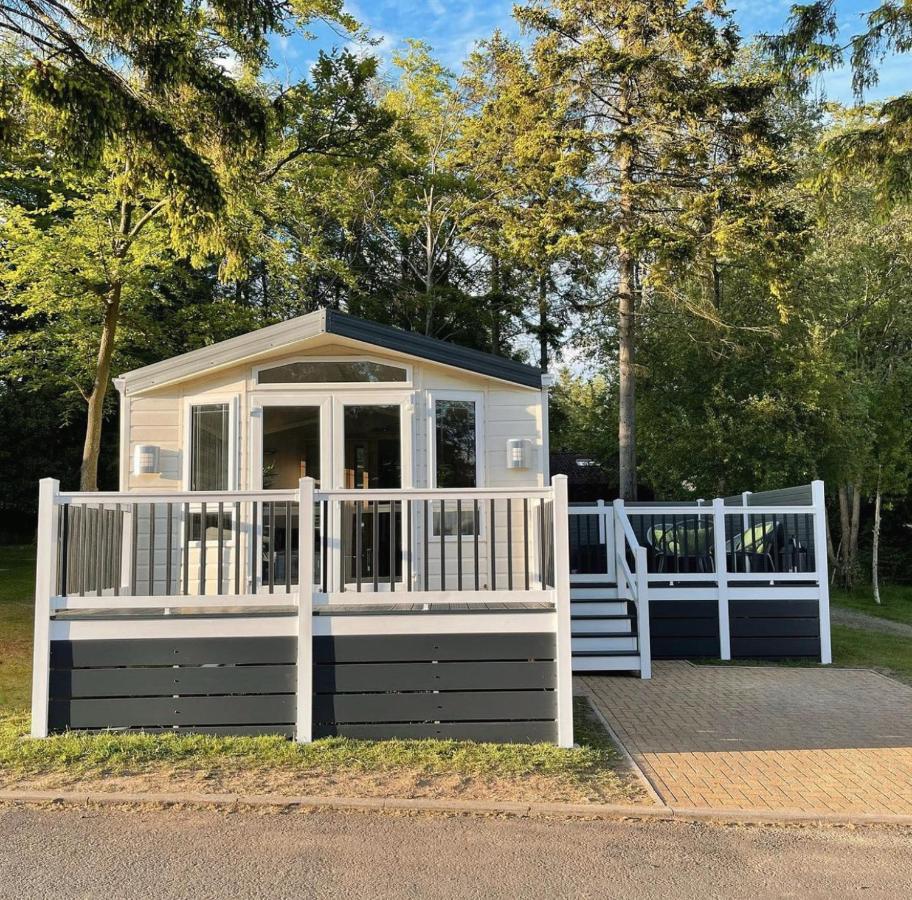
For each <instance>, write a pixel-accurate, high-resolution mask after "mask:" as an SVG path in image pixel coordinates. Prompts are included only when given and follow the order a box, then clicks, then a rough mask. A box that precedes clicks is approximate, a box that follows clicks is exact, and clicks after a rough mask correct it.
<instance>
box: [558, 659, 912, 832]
mask: <svg viewBox="0 0 912 900" xmlns="http://www.w3.org/2000/svg"><path fill="white" fill-rule="evenodd" d="M575 683H576V688H577V691H578V692H582V693H587V694H589V695H590V696H591V697H592V699H593V700H594V701H595V702H596V704H597V705H598V707H599V709H600V710H601V712H602V714H603V715H604V716H605V718H606V719H607V720H608V722H609V723H610V724H611V727H612V728H613V729H614V731H615V733H616V734H617V735H618V737H619V738H620V740H621V742H622V743H623V744H624V745H625V747H626V748H627V750H628V751H629V752H630V754H631V756H632V757H633V758H634V759H635V760H636V762H637V764H638V765H639V766H640V768H641V769H642V770H643V772H644V773H645V774H646V776H647V778H648V779H649V780H650V781H651V782H652V785H653V787H654V788H655V789H656V791H657V792H658V793H659V795H660V796H661V798H662V799H663V800H664V801H665V803H667V804H668V805H670V806H681V807H695V806H701V807H713V808H727V809H762V810H801V811H806V812H812V811H815V812H816V811H820V812H873V813H903V814H912V687H908V686H906V685H904V684H900V683H899V682H897V681H893V680H892V679H889V678H885V677H884V676H881V675H878V674H876V673H874V672H869V671H864V670H853V669H801V668H784V667H783V668H774V667H770V668H752V667H747V666H744V667H729V666H694V665H691V664H690V663H686V662H656V663H654V666H653V677H652V679H651V680H649V681H642V680H640V679H639V678H631V677H627V676H613V675H592V676H578V677H577V679H576V682H575Z"/></svg>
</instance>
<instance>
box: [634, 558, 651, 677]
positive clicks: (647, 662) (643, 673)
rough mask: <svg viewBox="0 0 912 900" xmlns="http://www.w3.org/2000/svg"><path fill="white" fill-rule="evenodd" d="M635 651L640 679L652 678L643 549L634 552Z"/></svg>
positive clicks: (646, 571) (647, 587) (647, 561)
mask: <svg viewBox="0 0 912 900" xmlns="http://www.w3.org/2000/svg"><path fill="white" fill-rule="evenodd" d="M636 582H637V650H639V653H640V678H652V637H651V634H650V631H649V560H648V558H647V556H646V548H645V547H637V550H636Z"/></svg>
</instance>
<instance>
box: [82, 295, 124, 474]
mask: <svg viewBox="0 0 912 900" xmlns="http://www.w3.org/2000/svg"><path fill="white" fill-rule="evenodd" d="M122 290H123V285H122V284H121V283H120V282H119V281H117V282H115V283H114V284H113V285H112V286H111V292H110V296H109V299H108V303H107V306H106V307H105V315H104V325H103V326H102V329H101V341H100V342H99V344H98V358H97V361H96V365H95V382H94V384H93V385H92V393H91V394H89V403H88V410H87V415H86V436H85V444H84V445H83V448H82V467H81V470H80V476H79V489H80V490H81V491H97V490H98V457H99V454H100V453H101V423H102V420H103V418H104V402H105V396H106V394H107V392H108V381H109V380H110V377H111V357H112V356H113V355H114V338H115V335H116V333H117V319H118V317H119V314H120V298H121V293H122Z"/></svg>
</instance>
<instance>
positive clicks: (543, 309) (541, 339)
mask: <svg viewBox="0 0 912 900" xmlns="http://www.w3.org/2000/svg"><path fill="white" fill-rule="evenodd" d="M538 365H539V367H540V368H541V370H542V372H547V371H548V278H547V276H545V275H540V276H539V278H538Z"/></svg>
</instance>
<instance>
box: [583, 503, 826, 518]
mask: <svg viewBox="0 0 912 900" xmlns="http://www.w3.org/2000/svg"><path fill="white" fill-rule="evenodd" d="M814 509H815V508H814V507H813V506H810V505H807V506H794V505H791V506H740V505H739V506H727V505H726V507H725V515H727V516H735V515H742V514H750V515H754V514H757V515H766V516H775V515H789V516H793V515H805V514H807V515H812V514H813V512H814ZM624 511H625V513H626V514H627V515H628V516H659V515H668V516H712V514H713V508H712V506H711V505H709V506H634V507H629V506H625V507H624ZM592 514H594V510H593V513H592Z"/></svg>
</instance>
